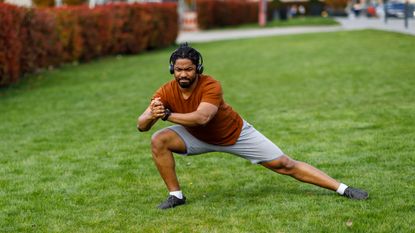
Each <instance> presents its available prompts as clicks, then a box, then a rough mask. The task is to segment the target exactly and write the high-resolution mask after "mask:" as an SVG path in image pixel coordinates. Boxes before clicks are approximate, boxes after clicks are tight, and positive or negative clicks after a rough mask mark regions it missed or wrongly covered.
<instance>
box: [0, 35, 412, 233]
mask: <svg viewBox="0 0 415 233" xmlns="http://www.w3.org/2000/svg"><path fill="white" fill-rule="evenodd" d="M194 46H195V47H196V48H197V49H199V50H200V52H201V53H202V54H203V55H204V61H205V71H206V72H205V73H207V74H211V75H213V76H214V77H216V78H217V79H218V80H220V81H221V83H222V85H223V89H224V97H225V99H226V101H227V102H228V103H229V104H231V105H232V106H233V107H234V108H235V109H236V110H237V111H238V112H239V113H240V114H241V115H242V116H243V117H244V118H245V119H246V120H247V121H249V122H250V123H251V124H253V125H254V126H255V127H256V128H257V129H258V130H260V131H261V132H262V133H263V134H265V135H266V136H268V137H269V138H270V139H271V140H272V141H274V142H276V144H277V145H279V146H280V148H281V149H282V150H283V151H284V152H285V153H287V154H289V155H291V156H292V157H293V158H295V159H298V160H301V161H305V162H308V163H310V164H312V165H314V166H316V167H318V168H320V169H322V170H323V171H325V172H326V173H328V174H330V175H331V176H333V177H335V178H336V179H338V180H340V181H342V182H344V183H346V184H349V185H352V186H355V187H361V188H363V189H366V190H368V191H369V193H370V199H369V200H367V201H353V200H349V199H346V198H343V197H340V196H338V195H337V194H336V193H334V192H331V191H328V190H325V189H321V188H318V187H315V186H312V185H309V184H304V183H300V182H297V181H295V180H294V179H292V178H291V177H287V176H282V175H278V174H274V173H273V172H271V171H269V170H266V169H264V168H262V167H261V166H257V165H252V164H250V163H249V162H248V161H245V160H243V159H240V158H238V157H236V156H232V155H228V154H221V153H210V154H205V155H201V156H194V157H182V156H176V165H177V173H178V177H179V179H180V182H181V185H182V190H183V191H184V193H185V194H186V196H187V198H188V205H185V206H180V207H178V208H175V209H172V210H168V211H160V210H157V209H156V208H155V207H156V206H157V205H158V204H159V203H160V202H161V201H163V200H164V199H165V198H166V197H167V191H166V189H165V186H164V183H163V181H162V180H161V178H160V177H159V175H158V172H157V169H156V168H155V166H154V164H153V161H152V158H151V151H150V138H151V134H152V133H154V132H155V131H156V130H157V129H160V128H162V127H165V126H167V125H169V124H168V123H166V122H159V123H158V124H157V125H156V126H155V127H154V128H153V129H152V130H151V131H150V132H146V133H139V132H138V131H137V130H136V128H135V127H136V118H137V117H138V115H139V114H141V112H142V111H143V110H144V109H145V108H146V106H147V105H148V103H149V100H150V97H151V95H152V94H153V92H154V91H155V90H156V89H157V88H158V87H159V86H160V85H161V84H163V83H165V82H167V81H169V80H171V76H170V75H169V74H168V69H167V66H168V58H169V56H170V53H171V51H172V49H173V47H171V48H168V49H164V50H159V51H153V52H150V53H147V54H142V55H138V56H127V57H114V58H105V59H102V60H99V61H95V62H92V63H89V64H82V65H79V66H73V65H66V66H63V67H61V68H60V69H58V70H53V71H48V72H44V73H41V74H36V75H32V76H31V77H29V78H27V79H26V81H24V82H22V83H21V84H19V85H16V86H13V87H11V88H8V89H3V90H1V91H0V113H1V114H0V122H1V124H0V138H1V140H0V231H1V232H414V231H415V227H414V226H415V204H414V193H415V188H414V175H415V172H414V171H415V169H414V167H415V158H414V151H415V140H414V138H415V123H414V121H415V91H414V89H415V75H414V71H415V63H414V61H415V40H414V37H411V36H407V35H402V34H396V33H387V32H379V31H354V32H335V33H321V34H319V33H316V34H306V35H295V36H282V37H268V38H258V39H249V40H235V41H225V42H214V43H204V44H194Z"/></svg>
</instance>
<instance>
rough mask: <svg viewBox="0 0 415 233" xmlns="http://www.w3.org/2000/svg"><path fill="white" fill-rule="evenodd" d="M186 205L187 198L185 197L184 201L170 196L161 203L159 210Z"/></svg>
mask: <svg viewBox="0 0 415 233" xmlns="http://www.w3.org/2000/svg"><path fill="white" fill-rule="evenodd" d="M185 203H186V197H185V196H183V199H180V198H178V197H176V196H174V195H170V196H169V197H168V198H167V200H166V201H165V202H163V203H161V204H160V205H159V206H158V207H157V208H159V209H163V210H164V209H169V208H174V207H176V206H178V205H184V204H185Z"/></svg>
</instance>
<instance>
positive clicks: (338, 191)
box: [336, 183, 349, 195]
mask: <svg viewBox="0 0 415 233" xmlns="http://www.w3.org/2000/svg"><path fill="white" fill-rule="evenodd" d="M347 187H349V186H347V185H345V184H343V183H340V186H339V187H338V188H337V190H336V192H337V193H338V194H340V195H343V194H344V190H346V189H347Z"/></svg>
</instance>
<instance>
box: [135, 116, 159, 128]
mask: <svg viewBox="0 0 415 233" xmlns="http://www.w3.org/2000/svg"><path fill="white" fill-rule="evenodd" d="M157 120H158V119H157V118H153V117H152V116H151V114H146V113H145V114H143V115H141V116H140V117H139V118H138V120H137V129H138V130H139V131H141V132H144V131H148V130H150V129H151V127H152V126H153V125H154V124H155V123H156V122H157Z"/></svg>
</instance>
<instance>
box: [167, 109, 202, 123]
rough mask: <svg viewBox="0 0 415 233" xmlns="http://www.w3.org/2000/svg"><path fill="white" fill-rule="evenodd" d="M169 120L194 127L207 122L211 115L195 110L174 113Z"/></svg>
mask: <svg viewBox="0 0 415 233" xmlns="http://www.w3.org/2000/svg"><path fill="white" fill-rule="evenodd" d="M167 120H168V121H170V122H172V123H175V124H179V125H183V126H188V127H192V126H198V125H205V124H207V123H208V122H209V120H210V117H209V116H208V115H205V114H201V113H199V112H197V111H195V112H191V113H172V114H171V115H170V116H169V118H168V119H167Z"/></svg>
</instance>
